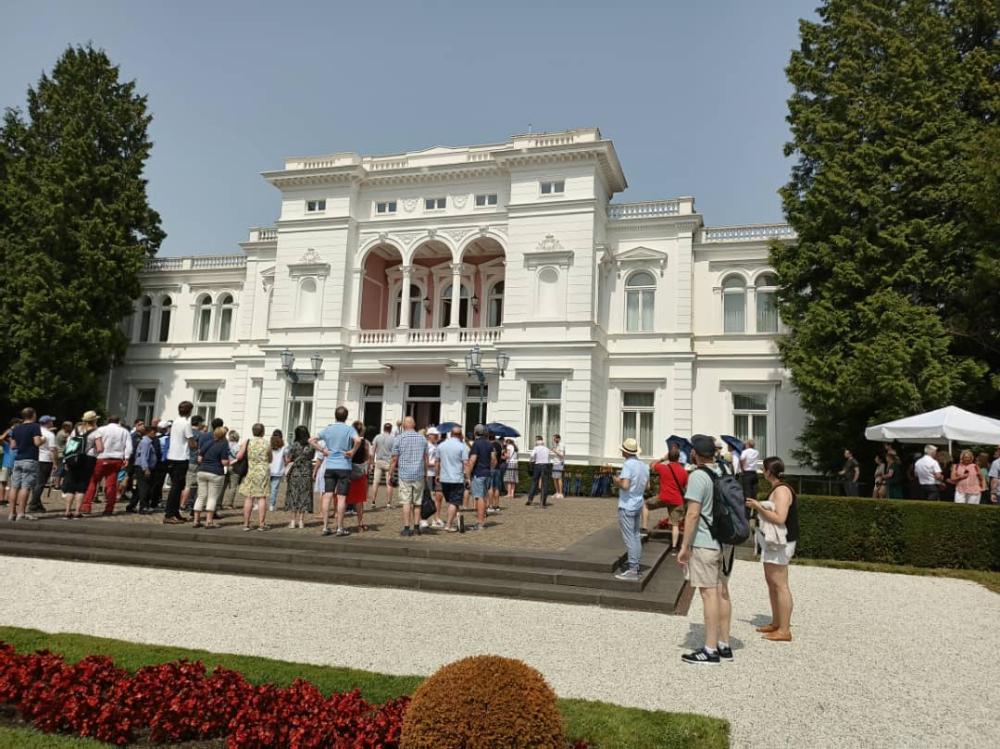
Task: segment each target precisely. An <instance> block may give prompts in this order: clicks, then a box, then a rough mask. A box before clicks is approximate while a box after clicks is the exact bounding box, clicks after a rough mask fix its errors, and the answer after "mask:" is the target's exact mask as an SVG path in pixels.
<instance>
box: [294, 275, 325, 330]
mask: <svg viewBox="0 0 1000 749" xmlns="http://www.w3.org/2000/svg"><path fill="white" fill-rule="evenodd" d="M295 316H296V319H297V320H298V322H311V323H316V322H319V289H318V287H317V286H316V279H315V278H303V279H302V281H301V283H299V300H298V304H297V305H296V307H295Z"/></svg>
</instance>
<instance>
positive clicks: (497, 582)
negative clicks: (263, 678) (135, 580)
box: [0, 518, 690, 615]
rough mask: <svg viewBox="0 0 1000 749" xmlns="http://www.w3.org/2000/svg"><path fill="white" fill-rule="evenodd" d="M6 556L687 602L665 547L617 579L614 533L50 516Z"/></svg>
mask: <svg viewBox="0 0 1000 749" xmlns="http://www.w3.org/2000/svg"><path fill="white" fill-rule="evenodd" d="M0 554H6V555H13V556H22V557H39V558H45V559H60V560H67V561H78V562H98V563H105V564H119V565H128V566H144V567H155V568H163V569H172V570H187V571H196V572H215V573H223V574H229V575H254V576H259V577H269V578H281V579H288V580H303V581H310V582H321V583H335V584H340V585H364V586H374V587H397V588H407V589H410V590H424V591H432V592H439V593H458V594H463V595H464V594H476V595H488V596H501V597H506V598H520V599H528V600H538V601H552V602H558V603H573V604H583V605H591V606H608V607H614V608H621V609H632V610H637V611H651V612H659V613H664V614H682V615H683V614H686V613H687V607H688V603H689V602H690V595H689V591H688V589H687V587H686V585H685V583H684V580H683V573H682V570H681V568H680V567H679V565H677V564H676V562H675V560H674V558H673V557H670V556H669V554H668V546H667V544H666V543H663V542H661V541H657V540H654V541H650V542H647V543H646V544H645V546H644V549H643V573H644V574H643V577H642V579H641V580H638V581H622V580H617V579H615V577H614V575H613V573H614V572H615V571H616V570H617V569H618V568H619V566H620V565H621V563H622V561H623V560H624V549H623V547H622V541H621V535H620V533H619V531H618V529H617V528H614V527H609V528H604V529H602V530H599V531H597V532H595V533H593V534H591V535H590V536H587V537H586V538H584V539H583V540H581V541H578V542H577V543H575V544H573V545H571V546H570V547H568V548H566V549H563V550H560V551H547V550H537V549H504V548H496V547H475V546H469V545H464V544H463V545H461V546H459V545H455V546H449V545H448V544H442V543H429V542H428V541H427V540H424V541H421V539H419V538H416V539H406V540H399V541H396V540H392V541H390V540H380V539H365V538H363V537H359V536H351V537H349V538H344V539H338V538H335V537H327V538H323V537H319V536H316V535H312V536H304V535H296V536H290V535H289V536H283V535H282V534H278V533H268V534H259V533H243V532H241V531H235V530H227V529H220V530H216V531H207V530H195V529H192V528H191V527H190V526H164V525H159V524H127V523H108V522H101V521H99V520H98V521H93V520H85V521H74V522H65V521H60V520H58V519H56V518H46V519H45V520H42V521H39V522H35V523H14V524H10V523H2V524H0Z"/></svg>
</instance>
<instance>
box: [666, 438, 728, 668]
mask: <svg viewBox="0 0 1000 749" xmlns="http://www.w3.org/2000/svg"><path fill="white" fill-rule="evenodd" d="M691 445H692V446H693V448H694V449H693V450H692V452H691V455H692V457H693V458H694V463H695V466H696V467H695V469H694V470H693V471H691V475H690V477H689V478H688V485H687V492H686V493H685V494H684V499H685V500H687V503H688V505H687V507H688V509H687V515H686V516H685V518H684V541H683V543H682V544H681V550H680V553H679V554H678V555H677V561H678V562H679V563H680V564H681V565H683V566H684V577H685V579H686V580H687V581H688V584H689V585H690V586H691V587H692V588H697V589H698V592H699V593H701V602H702V606H703V608H704V613H705V646H704V647H703V648H701V649H699V650H696V651H694V652H693V653H688V654H686V655H682V656H681V660H683V661H684V662H685V663H693V664H704V665H711V666H717V665H719V663H720V661H721V660H729V661H731V660H732V658H733V651H732V649H731V648H730V647H729V623H730V620H731V618H732V613H733V607H732V603H731V602H730V600H729V578H728V577H726V575H724V574H723V571H722V546H721V545H720V544H719V542H718V541H716V540H715V538H713V537H712V531H711V523H712V522H713V515H712V512H713V509H714V508H713V505H714V502H713V500H714V498H715V481H714V480H713V478H712V474H714V475H715V476H721V475H722V472H721V470H720V469H719V467H718V466H717V465H716V464H715V440H714V439H713V438H712V437H708V436H706V435H704V434H696V435H695V436H694V437H692V438H691ZM709 471H711V474H710V473H709Z"/></svg>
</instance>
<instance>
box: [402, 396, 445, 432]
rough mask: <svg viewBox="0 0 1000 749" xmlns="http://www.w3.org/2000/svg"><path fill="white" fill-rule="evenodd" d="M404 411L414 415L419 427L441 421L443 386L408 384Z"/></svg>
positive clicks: (408, 414)
mask: <svg viewBox="0 0 1000 749" xmlns="http://www.w3.org/2000/svg"><path fill="white" fill-rule="evenodd" d="M403 413H405V414H406V415H407V416H412V417H413V420H414V421H415V422H416V424H417V429H423V428H424V427H426V426H430V425H431V424H438V423H440V421H441V386H440V385H407V386H406V402H405V403H404V407H403Z"/></svg>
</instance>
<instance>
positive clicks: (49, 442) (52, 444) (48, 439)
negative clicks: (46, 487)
mask: <svg viewBox="0 0 1000 749" xmlns="http://www.w3.org/2000/svg"><path fill="white" fill-rule="evenodd" d="M42 438H43V440H44V441H43V442H42V444H41V445H39V446H38V462H39V463H51V462H52V459H53V456H55V454H56V435H55V432H53V431H52V430H51V429H46V428H45V427H42Z"/></svg>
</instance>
